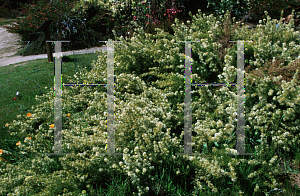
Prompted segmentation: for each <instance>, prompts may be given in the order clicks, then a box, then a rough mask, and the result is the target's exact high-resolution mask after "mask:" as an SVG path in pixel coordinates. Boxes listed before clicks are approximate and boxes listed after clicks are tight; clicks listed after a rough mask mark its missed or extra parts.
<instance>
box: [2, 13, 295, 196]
mask: <svg viewBox="0 0 300 196" xmlns="http://www.w3.org/2000/svg"><path fill="white" fill-rule="evenodd" d="M230 21H231V20H230V18H229V17H221V18H220V20H219V21H217V20H216V18H215V17H213V16H212V15H209V16H206V15H204V14H202V13H201V12H200V11H199V14H197V15H195V16H193V21H192V24H191V26H190V27H187V26H186V25H185V24H180V23H179V22H178V21H177V20H176V23H175V24H173V28H174V32H175V35H174V36H172V35H170V34H167V33H165V32H163V31H161V30H158V29H157V33H156V34H155V35H151V34H145V33H144V31H143V28H139V29H137V30H136V32H135V33H134V35H133V37H132V38H130V39H129V38H128V39H124V38H120V40H121V41H123V42H120V43H115V48H114V49H115V51H114V54H115V56H114V62H115V64H114V69H115V99H114V101H115V114H114V116H115V120H114V122H115V123H114V126H115V149H116V152H123V153H124V156H102V155H100V153H105V152H106V150H107V148H106V146H105V145H106V143H107V142H106V134H107V129H106V114H107V109H106V108H107V106H106V105H107V104H106V98H107V95H106V88H104V87H103V86H102V87H101V86H97V87H91V86H84V87H82V86H76V87H63V93H62V100H64V101H63V102H62V103H63V104H62V112H63V114H62V115H63V118H68V121H69V124H63V130H62V136H63V137H62V145H63V152H65V153H71V155H66V156H62V157H59V158H54V157H49V156H46V155H45V153H53V137H54V134H53V128H52V127H49V124H53V123H54V122H53V115H54V112H53V108H54V98H53V88H52V87H51V88H50V90H49V93H48V94H45V95H43V96H40V97H37V99H39V100H41V101H43V104H41V105H37V106H35V107H33V108H32V112H31V113H32V115H31V116H30V117H28V116H18V119H17V120H15V121H14V122H13V124H12V125H11V126H10V127H9V131H10V132H11V134H12V135H16V134H18V135H19V136H23V137H24V141H20V144H19V153H20V154H22V155H24V156H25V157H24V158H23V159H22V161H19V162H18V163H17V164H14V165H12V164H8V163H5V162H0V164H1V170H0V175H1V181H0V187H1V189H0V193H1V195H26V194H27V193H29V192H31V193H34V194H39V195H59V194H60V195H85V193H88V194H90V195H95V192H96V190H95V189H96V188H95V184H94V183H93V182H96V183H100V182H107V183H109V181H110V180H111V179H110V178H109V177H110V176H115V175H116V174H123V175H125V176H128V177H129V178H130V181H131V183H132V185H133V186H134V187H135V189H136V190H135V191H134V193H132V194H133V195H136V194H139V195H146V194H147V193H148V194H150V195H151V188H152V187H149V186H150V184H151V182H153V181H154V180H155V173H154V170H155V169H159V168H167V167H168V166H169V165H173V169H172V171H171V172H172V175H171V178H172V180H174V181H176V179H177V180H178V179H179V178H186V177H189V176H191V175H192V176H193V177H194V179H195V180H194V181H193V184H192V185H193V186H194V189H193V192H194V193H195V194H196V195H197V194H198V195H199V194H200V193H199V192H200V191H202V194H203V195H207V194H208V193H209V192H213V194H221V193H223V194H224V195H230V193H234V194H239V195H253V194H254V195H265V194H266V193H268V192H270V191H271V190H273V189H275V188H280V186H281V184H280V183H279V182H278V181H277V178H276V176H277V175H278V174H279V172H280V171H279V170H278V163H279V156H280V154H278V152H279V151H280V152H284V151H285V152H288V153H290V155H293V153H295V152H296V147H297V146H299V141H300V140H299V139H300V138H299V131H300V127H299V124H300V122H299V119H298V118H297V116H299V114H300V107H299V106H300V98H299V97H300V96H299V95H300V94H299V93H300V88H299V75H298V71H299V70H296V71H295V74H294V75H293V79H292V80H290V81H288V82H287V81H285V80H282V77H281V76H278V77H277V76H276V77H272V78H271V77H270V76H268V75H263V76H260V77H258V76H255V75H254V74H248V73H246V74H245V95H246V96H245V125H246V126H245V131H246V152H247V153H253V154H254V155H253V156H230V155H227V154H226V153H229V152H236V149H235V148H236V146H235V144H236V135H235V131H236V121H237V120H236V115H237V114H236V111H237V106H236V102H237V101H236V87H234V86H231V87H230V86H221V87H207V86H199V87H192V108H193V109H192V122H193V125H192V130H193V138H192V142H193V153H203V155H204V156H187V155H185V156H175V153H182V152H183V149H184V146H183V139H184V138H183V136H184V133H183V128H184V126H183V123H184V115H183V114H184V84H185V83H184V82H185V81H184V69H185V68H184V62H185V59H184V58H185V56H184V55H185V51H184V43H181V42H176V41H182V40H200V41H201V42H192V49H193V50H192V58H193V63H192V81H193V83H204V82H206V83H207V82H210V83H211V82H217V83H233V82H235V79H236V76H237V64H236V61H235V59H236V54H237V49H236V48H235V47H233V45H234V44H233V45H226V47H225V44H224V43H225V42H223V41H222V40H223V39H227V37H228V36H229V37H230V40H232V41H236V40H238V39H239V40H253V42H249V43H245V54H247V57H249V59H248V62H246V63H245V65H246V67H249V66H250V70H249V71H253V70H261V69H262V68H263V67H264V66H266V65H267V64H266V62H268V61H269V60H273V57H275V56H276V57H278V58H280V59H284V60H285V61H286V63H287V65H285V66H289V65H291V64H292V63H295V62H296V61H298V62H299V55H298V56H295V55H294V54H295V52H297V51H299V49H300V48H299V47H300V45H299V42H300V39H299V32H295V31H294V29H292V28H291V25H288V26H287V27H286V28H282V27H280V28H278V29H277V30H276V28H275V25H276V24H277V23H278V21H276V20H271V19H270V18H268V19H267V20H266V21H261V22H260V24H259V25H258V26H257V28H256V30H255V32H254V31H253V30H249V29H248V28H247V27H245V26H242V27H238V28H235V30H234V31H231V30H230V29H232V28H234V24H231V23H230ZM224 25H226V28H224ZM271 32H273V34H271ZM222 51H223V52H222ZM98 54H99V58H98V60H97V61H96V62H94V63H93V69H92V70H91V71H90V72H87V71H85V70H83V71H80V72H79V73H77V74H76V75H75V76H76V78H75V79H74V80H71V81H70V82H74V83H76V80H77V78H80V79H83V81H84V82H85V83H87V82H88V83H106V82H107V61H106V60H107V53H106V51H100V52H99V53H98ZM150 76H151V77H150ZM214 76H217V77H214ZM279 80H280V83H278V85H277V84H274V83H273V82H278V81H279ZM68 113H70V115H69V116H67V114H68ZM42 116H43V117H42ZM33 125H34V126H33ZM29 136H30V137H31V139H28V137H29ZM249 137H250V138H249ZM8 154H9V152H8V151H3V154H2V156H8ZM206 155H210V156H206ZM187 183H192V181H188V182H187ZM173 193H174V192H173Z"/></svg>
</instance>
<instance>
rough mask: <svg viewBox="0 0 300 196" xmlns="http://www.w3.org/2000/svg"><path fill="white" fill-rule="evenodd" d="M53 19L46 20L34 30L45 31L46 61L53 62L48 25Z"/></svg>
mask: <svg viewBox="0 0 300 196" xmlns="http://www.w3.org/2000/svg"><path fill="white" fill-rule="evenodd" d="M53 21H54V20H46V21H44V22H43V24H41V26H40V27H39V28H38V29H37V30H36V31H43V32H44V33H45V40H46V49H47V57H48V62H53V55H52V49H51V45H50V42H47V40H48V41H50V32H49V26H50V24H51V23H52V22H53Z"/></svg>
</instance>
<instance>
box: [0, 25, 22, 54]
mask: <svg viewBox="0 0 300 196" xmlns="http://www.w3.org/2000/svg"><path fill="white" fill-rule="evenodd" d="M7 26H8V25H7ZM21 47H22V44H21V37H20V35H19V34H17V33H10V32H8V31H7V30H6V29H5V28H3V27H0V60H1V59H3V58H5V57H10V56H13V55H14V54H15V53H16V52H18V51H20V50H21V49H22V48H21Z"/></svg>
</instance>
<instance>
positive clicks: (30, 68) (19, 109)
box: [0, 53, 97, 149]
mask: <svg viewBox="0 0 300 196" xmlns="http://www.w3.org/2000/svg"><path fill="white" fill-rule="evenodd" d="M74 58H75V59H78V60H80V66H82V67H89V66H90V65H91V63H92V61H93V60H97V54H94V53H91V54H81V55H74V56H73V55H71V56H67V57H63V63H62V74H63V76H62V83H70V82H69V78H74V74H75V62H74ZM67 61H69V62H67ZM78 63H79V62H78ZM53 86H54V62H51V63H50V62H48V61H47V59H39V60H33V61H27V62H22V63H17V64H12V65H9V66H3V67H0V87H1V89H2V90H1V92H0V134H1V138H2V135H3V136H4V138H6V136H7V135H8V133H6V132H7V131H6V132H4V127H5V125H6V123H8V124H11V122H13V120H14V119H16V117H17V115H22V116H23V115H26V114H27V113H30V112H31V107H32V106H33V105H37V104H39V102H38V101H37V100H35V96H36V95H43V94H45V93H46V92H47V91H48V90H49V88H50V87H53ZM45 87H47V89H45ZM63 88H68V86H63ZM17 92H19V95H18V96H16V93H17ZM15 97H17V99H16V100H13V98H15ZM2 145H3V140H1V141H0V148H1V149H3V147H4V146H2ZM4 148H5V147H4Z"/></svg>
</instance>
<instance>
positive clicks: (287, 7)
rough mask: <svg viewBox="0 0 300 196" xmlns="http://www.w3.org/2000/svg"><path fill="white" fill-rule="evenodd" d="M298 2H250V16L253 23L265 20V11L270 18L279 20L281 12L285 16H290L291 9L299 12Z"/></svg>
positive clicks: (264, 0)
mask: <svg viewBox="0 0 300 196" xmlns="http://www.w3.org/2000/svg"><path fill="white" fill-rule="evenodd" d="M299 6H300V2H299V1H297V0H294V1H293V0H292V1H291V0H290V1H286V0H252V1H251V3H250V7H251V10H250V11H251V14H252V17H253V18H254V19H255V21H258V20H261V19H263V18H267V15H265V14H264V12H265V11H268V15H269V16H270V17H271V18H274V19H277V20H279V18H280V13H281V11H282V10H283V11H284V12H285V15H286V16H287V15H289V14H291V11H292V9H295V8H297V9H298V10H296V11H300V10H299Z"/></svg>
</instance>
